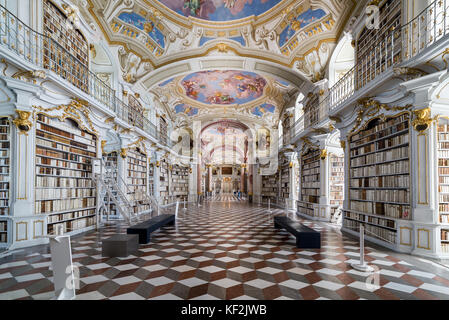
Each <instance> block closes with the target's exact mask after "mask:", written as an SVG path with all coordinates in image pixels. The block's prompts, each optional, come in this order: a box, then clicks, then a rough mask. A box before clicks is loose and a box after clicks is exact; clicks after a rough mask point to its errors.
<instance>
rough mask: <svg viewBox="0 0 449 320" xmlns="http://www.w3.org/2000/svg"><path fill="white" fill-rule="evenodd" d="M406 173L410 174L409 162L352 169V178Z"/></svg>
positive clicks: (403, 161)
mask: <svg viewBox="0 0 449 320" xmlns="http://www.w3.org/2000/svg"><path fill="white" fill-rule="evenodd" d="M405 173H409V161H408V160H402V161H397V162H391V163H384V164H377V165H371V166H367V167H360V168H351V178H354V177H355V178H357V177H367V176H379V175H395V174H405Z"/></svg>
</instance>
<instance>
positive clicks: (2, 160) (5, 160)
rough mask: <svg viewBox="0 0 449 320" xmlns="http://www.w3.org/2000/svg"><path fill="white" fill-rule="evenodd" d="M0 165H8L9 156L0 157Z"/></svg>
mask: <svg viewBox="0 0 449 320" xmlns="http://www.w3.org/2000/svg"><path fill="white" fill-rule="evenodd" d="M0 166H9V157H8V158H0Z"/></svg>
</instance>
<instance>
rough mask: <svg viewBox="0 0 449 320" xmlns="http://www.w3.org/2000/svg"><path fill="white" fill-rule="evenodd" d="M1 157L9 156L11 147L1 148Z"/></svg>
mask: <svg viewBox="0 0 449 320" xmlns="http://www.w3.org/2000/svg"><path fill="white" fill-rule="evenodd" d="M0 157H2V158H5V157H9V149H8V150H0Z"/></svg>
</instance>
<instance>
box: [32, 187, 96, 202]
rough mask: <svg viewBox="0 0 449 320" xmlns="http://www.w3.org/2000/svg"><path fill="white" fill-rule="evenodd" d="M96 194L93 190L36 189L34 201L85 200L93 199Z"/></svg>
mask: <svg viewBox="0 0 449 320" xmlns="http://www.w3.org/2000/svg"><path fill="white" fill-rule="evenodd" d="M95 194H96V192H95V189H92V188H91V189H79V188H78V189H76V188H55V189H52V188H48V189H37V190H36V200H45V199H58V198H60V199H62V198H86V197H94V196H95Z"/></svg>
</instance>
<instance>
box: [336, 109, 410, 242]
mask: <svg viewBox="0 0 449 320" xmlns="http://www.w3.org/2000/svg"><path fill="white" fill-rule="evenodd" d="M409 140H410V114H409V113H404V114H401V115H397V116H395V117H390V118H388V119H387V120H386V121H383V120H381V119H379V118H376V119H373V120H371V121H370V122H369V123H367V125H366V126H365V128H364V129H363V130H361V131H359V132H358V133H356V134H353V135H352V136H350V138H349V143H350V146H349V147H350V154H349V158H350V163H349V208H347V209H346V208H345V210H344V219H345V220H348V221H352V222H348V221H347V222H346V223H345V224H344V226H351V227H353V226H354V225H359V224H361V223H362V224H364V225H365V227H366V230H367V232H369V233H371V234H369V235H370V236H372V237H374V238H378V239H380V240H383V241H387V242H390V243H393V244H394V243H396V233H397V221H398V220H411V197H410V163H409V161H410V148H409ZM357 228H358V227H357Z"/></svg>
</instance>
